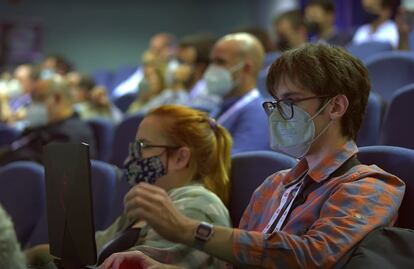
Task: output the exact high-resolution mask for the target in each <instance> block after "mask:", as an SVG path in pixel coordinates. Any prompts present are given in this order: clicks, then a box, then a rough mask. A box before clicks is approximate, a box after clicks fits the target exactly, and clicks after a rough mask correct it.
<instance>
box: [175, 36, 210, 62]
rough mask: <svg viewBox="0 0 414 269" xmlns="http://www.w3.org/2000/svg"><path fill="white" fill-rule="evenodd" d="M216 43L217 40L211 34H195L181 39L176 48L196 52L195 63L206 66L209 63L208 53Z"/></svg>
mask: <svg viewBox="0 0 414 269" xmlns="http://www.w3.org/2000/svg"><path fill="white" fill-rule="evenodd" d="M216 41H217V39H216V38H215V37H214V35H212V34H196V35H189V36H186V37H184V38H182V39H181V40H180V43H179V44H178V46H179V47H181V48H187V47H192V48H194V49H195V50H196V52H197V56H196V60H195V62H196V63H202V64H206V65H208V64H209V63H210V51H211V49H212V48H213V46H214V44H215V43H216Z"/></svg>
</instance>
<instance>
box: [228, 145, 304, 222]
mask: <svg viewBox="0 0 414 269" xmlns="http://www.w3.org/2000/svg"><path fill="white" fill-rule="evenodd" d="M296 163H297V161H296V160H295V159H293V158H291V157H289V156H287V155H284V154H281V153H278V152H273V151H252V152H244V153H239V154H236V155H234V156H233V157H232V167H231V182H232V184H231V186H232V187H231V188H232V189H231V194H230V217H231V220H232V222H233V226H234V227H237V226H238V224H239V222H240V218H241V216H242V215H243V212H244V210H245V208H246V207H247V205H248V204H249V201H250V197H251V196H252V194H253V192H254V191H255V190H256V188H257V187H258V186H259V185H261V184H262V182H263V181H264V180H265V179H266V178H267V177H268V176H270V175H271V174H273V173H275V172H278V171H280V170H284V169H288V168H291V167H293V166H294V165H295V164H296Z"/></svg>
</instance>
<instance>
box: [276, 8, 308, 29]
mask: <svg viewBox="0 0 414 269" xmlns="http://www.w3.org/2000/svg"><path fill="white" fill-rule="evenodd" d="M283 20H288V21H289V22H290V23H291V24H292V26H293V27H294V28H295V29H297V28H299V27H302V26H303V27H304V26H305V21H304V19H303V16H302V13H301V12H300V11H299V10H291V11H287V12H285V13H282V14H280V15H279V16H277V17H276V18H275V19H274V20H273V23H275V24H278V23H279V22H281V21H283Z"/></svg>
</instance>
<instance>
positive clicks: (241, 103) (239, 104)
mask: <svg viewBox="0 0 414 269" xmlns="http://www.w3.org/2000/svg"><path fill="white" fill-rule="evenodd" d="M259 96H260V93H259V91H258V90H257V89H254V90H252V91H250V92H249V93H248V94H246V95H245V96H243V97H242V98H241V99H240V100H239V101H237V102H236V103H235V104H234V105H233V106H232V107H230V108H229V109H228V110H227V111H226V112H224V114H223V115H221V116H220V117H219V118H218V120H217V122H218V123H220V124H223V122H225V121H227V120H228V119H229V118H230V117H231V116H233V114H236V113H237V112H238V111H239V110H241V109H242V108H243V107H245V106H247V105H248V104H249V103H251V102H253V101H254V100H255V99H256V98H259Z"/></svg>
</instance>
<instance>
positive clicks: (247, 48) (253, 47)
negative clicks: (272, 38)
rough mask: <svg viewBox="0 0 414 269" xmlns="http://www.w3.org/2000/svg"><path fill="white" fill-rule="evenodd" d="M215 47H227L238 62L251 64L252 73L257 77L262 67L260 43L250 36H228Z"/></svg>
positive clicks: (262, 59) (262, 53)
mask: <svg viewBox="0 0 414 269" xmlns="http://www.w3.org/2000/svg"><path fill="white" fill-rule="evenodd" d="M216 46H217V47H218V46H227V47H229V49H230V50H231V51H232V53H231V54H232V56H233V57H238V58H239V59H240V61H248V62H250V63H251V64H252V73H253V74H254V75H257V73H259V71H260V70H261V69H262V67H263V61H264V56H265V51H264V48H263V45H262V44H261V42H260V41H259V40H258V39H257V38H256V37H254V36H253V35H251V34H248V33H235V34H229V35H226V36H224V37H222V38H221V39H219V41H218V42H217V43H216Z"/></svg>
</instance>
